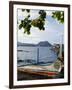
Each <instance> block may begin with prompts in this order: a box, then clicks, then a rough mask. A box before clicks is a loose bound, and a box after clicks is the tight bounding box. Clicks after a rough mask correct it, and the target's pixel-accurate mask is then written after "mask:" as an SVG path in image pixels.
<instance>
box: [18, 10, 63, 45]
mask: <svg viewBox="0 0 72 90" xmlns="http://www.w3.org/2000/svg"><path fill="white" fill-rule="evenodd" d="M38 11H39V10H30V16H31V17H30V19H35V18H37V17H39V14H38ZM52 12H53V11H46V13H47V15H46V19H45V25H44V27H45V30H44V31H40V30H39V29H38V28H36V27H31V30H30V31H31V34H30V35H27V34H24V33H23V32H24V30H23V29H21V30H19V29H18V41H19V42H22V43H35V44H37V43H39V42H40V41H48V42H50V43H51V44H54V43H63V42H64V40H63V37H64V35H63V34H64V24H60V23H59V22H58V21H57V20H55V19H53V18H52V17H51V15H52ZM17 14H18V15H17V16H18V17H17V19H18V22H19V23H20V21H21V20H22V19H24V18H25V17H26V16H27V15H28V13H27V12H26V11H25V12H22V10H21V9H18V11H17Z"/></svg>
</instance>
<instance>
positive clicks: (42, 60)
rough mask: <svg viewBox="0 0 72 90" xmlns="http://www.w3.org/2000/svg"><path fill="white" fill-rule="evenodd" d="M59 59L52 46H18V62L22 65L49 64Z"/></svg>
mask: <svg viewBox="0 0 72 90" xmlns="http://www.w3.org/2000/svg"><path fill="white" fill-rule="evenodd" d="M56 59H57V54H56V52H55V51H53V50H52V47H44V46H39V47H33V46H18V47H17V62H18V63H17V64H18V66H22V65H31V64H39V65H48V64H51V63H53V62H54V61H55V60H56Z"/></svg>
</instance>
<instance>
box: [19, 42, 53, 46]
mask: <svg viewBox="0 0 72 90" xmlns="http://www.w3.org/2000/svg"><path fill="white" fill-rule="evenodd" d="M17 45H18V46H34V47H36V46H44V47H47V46H48V47H50V46H52V45H51V44H50V43H49V42H48V41H42V42H39V43H38V44H30V43H21V42H17Z"/></svg>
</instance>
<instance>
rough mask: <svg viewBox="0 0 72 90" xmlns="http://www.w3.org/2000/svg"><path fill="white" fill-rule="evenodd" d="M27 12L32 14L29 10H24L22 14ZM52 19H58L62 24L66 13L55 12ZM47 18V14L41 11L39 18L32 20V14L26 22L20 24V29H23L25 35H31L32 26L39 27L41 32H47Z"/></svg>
mask: <svg viewBox="0 0 72 90" xmlns="http://www.w3.org/2000/svg"><path fill="white" fill-rule="evenodd" d="M24 11H27V13H30V10H29V9H22V12H24ZM52 17H53V18H54V19H57V20H58V21H59V22H60V23H64V12H62V11H55V12H53V13H52ZM45 18H46V12H45V11H44V10H40V11H39V17H38V18H36V19H34V20H31V19H30V14H29V15H28V16H27V17H25V19H24V20H21V22H20V24H19V29H21V28H23V30H24V33H27V34H28V35H29V34H30V29H31V27H32V26H34V27H37V28H38V29H39V30H45V27H44V24H45Z"/></svg>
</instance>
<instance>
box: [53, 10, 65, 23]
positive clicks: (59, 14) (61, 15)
mask: <svg viewBox="0 0 72 90" xmlns="http://www.w3.org/2000/svg"><path fill="white" fill-rule="evenodd" d="M52 17H53V18H54V19H57V20H58V21H59V22H60V23H64V12H63V11H55V12H53V13H52Z"/></svg>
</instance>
